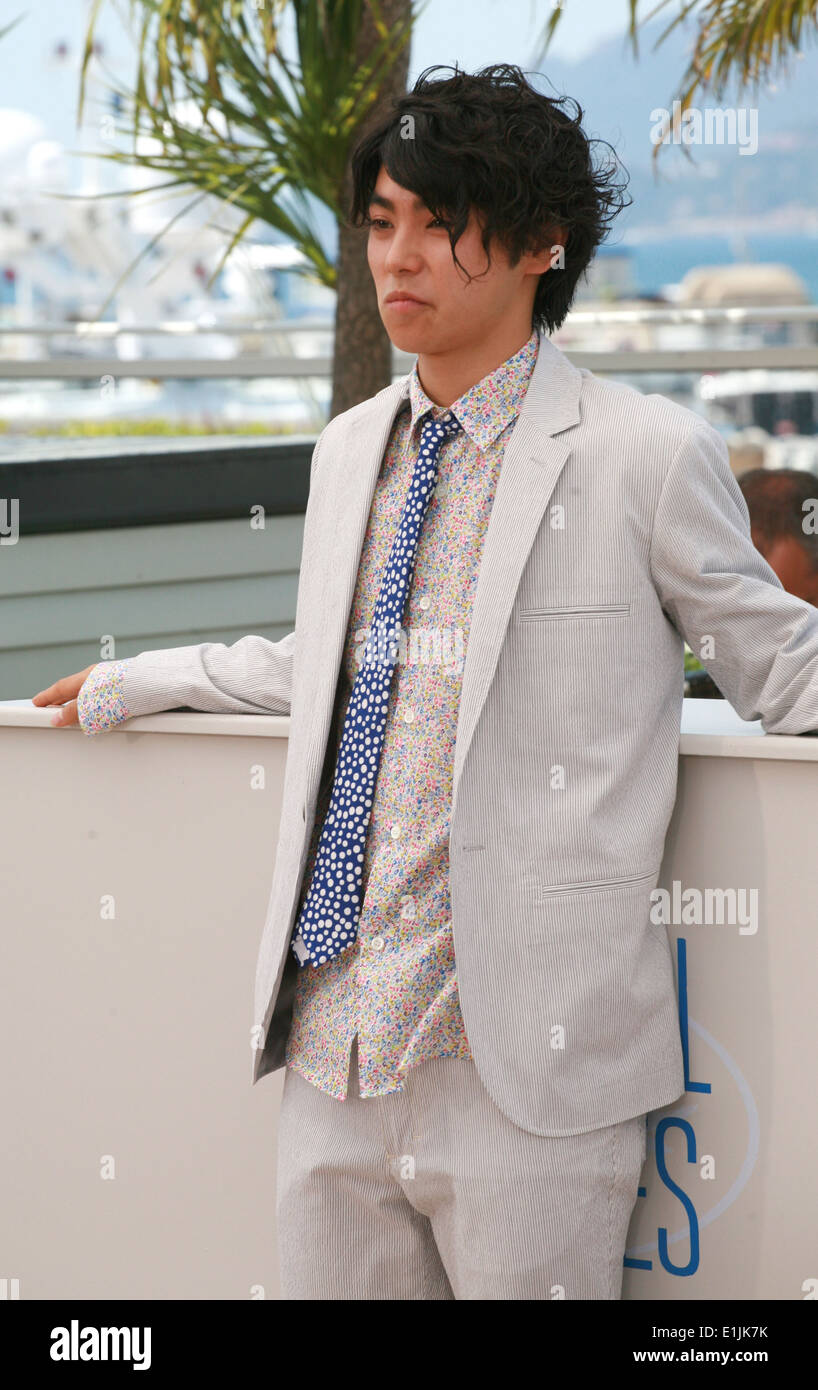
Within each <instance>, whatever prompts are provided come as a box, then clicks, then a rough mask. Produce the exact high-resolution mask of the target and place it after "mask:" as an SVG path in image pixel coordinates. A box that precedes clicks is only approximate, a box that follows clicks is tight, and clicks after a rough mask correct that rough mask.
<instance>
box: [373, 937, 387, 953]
mask: <svg viewBox="0 0 818 1390" xmlns="http://www.w3.org/2000/svg"><path fill="white" fill-rule="evenodd" d="M385 944H386V943H385V941H384V939H383V937H382V936H373V938H372V940H371V942H370V945H371V947H372V949H373V951H382V950H383V948H384V946H385Z"/></svg>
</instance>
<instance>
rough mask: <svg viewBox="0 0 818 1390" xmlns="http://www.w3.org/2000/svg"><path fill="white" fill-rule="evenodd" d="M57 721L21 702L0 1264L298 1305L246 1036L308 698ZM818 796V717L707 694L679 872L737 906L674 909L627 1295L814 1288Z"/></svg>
mask: <svg viewBox="0 0 818 1390" xmlns="http://www.w3.org/2000/svg"><path fill="white" fill-rule="evenodd" d="M49 717H50V716H49V712H47V711H44V710H36V709H34V707H33V706H32V705H31V704H30V703H29V702H28V701H25V700H22V701H14V702H6V703H2V704H0V750H2V767H3V797H2V805H1V806H0V869H2V931H1V933H0V942H1V943H2V968H1V969H0V1048H2V1057H3V1061H4V1065H3V1066H2V1069H0V1114H2V1117H3V1129H4V1143H3V1145H2V1149H1V1150H0V1180H1V1181H2V1191H3V1193H4V1200H3V1202H2V1203H0V1257H1V1258H2V1267H0V1281H2V1280H4V1279H5V1280H7V1281H8V1283H7V1285H6V1289H7V1291H8V1295H9V1296H11V1297H20V1298H27V1299H47V1298H67V1297H70V1298H80V1299H88V1298H117V1299H118V1298H143V1299H147V1298H158V1299H188V1298H208V1299H247V1298H254V1297H255V1298H261V1297H266V1298H277V1297H278V1296H279V1285H278V1271H277V1255H276V1245H275V1202H274V1197H275V1192H274V1187H275V1130H276V1116H277V1110H278V1104H279V1100H280V1094H281V1085H282V1081H283V1073H282V1072H280V1071H279V1072H277V1073H275V1074H274V1075H272V1076H267V1077H265V1078H263V1079H262V1080H261V1081H260V1082H259V1084H258V1085H257V1086H255V1087H251V1085H250V1074H251V1064H252V1052H251V1038H250V1030H251V1025H252V990H253V974H254V967H255V957H256V950H257V947H258V942H259V938H260V935H261V931H262V927H263V924H264V917H265V912H266V908H267V900H268V894H269V887H270V880H271V874H272V867H273V860H272V856H273V849H274V846H275V841H276V832H277V825H278V818H279V813H280V789H281V782H282V776H283V769H284V762H285V758H286V750H287V734H288V730H289V720H287V719H281V718H276V717H273V716H252V715H236V716H233V715H209V714H181V713H176V714H162V715H153V716H150V717H145V718H140V719H133V720H130V721H128V722H127V723H126V724H125V725H124V726H123V727H122V728H120V729H118V730H115V731H113V732H112V733H111V734H109V735H106V736H102V737H99V738H96V739H88V738H86V737H85V736H84V735H83V734H82V733H81V732H80V731H79V730H76V729H70V730H66V729H53V728H51V726H50V723H49ZM817 810H818V739H809V738H805V739H798V738H783V737H769V736H765V735H763V734H762V733H761V732H760V726H757V725H754V724H744V723H742V721H740V720H739V719H738V717H737V716H736V715H735V713H734V711H732V710H731V708H730V707H729V706H728V705H726V704H725V703H724V702H722V701H698V700H689V701H686V702H685V720H684V724H683V739H682V757H681V768H680V783H679V797H678V800H677V806H676V810H675V813H674V817H673V821H672V824H671V828H670V832H669V835H668V842H667V851H666V855H665V862H664V865H663V872H662V877H661V879H660V883H661V884H662V885H663V886H666V887H667V888H668V889H671V888H672V885H673V883H674V881H675V882H676V883H677V884H678V885H679V887H678V888H677V897H678V896H679V895H680V894H684V893H685V892H686V891H687V890H689V889H691V888H693V889H700V890H704V889H725V890H728V892H727V893H726V894H725V897H724V899H723V901H724V903H725V905H726V907H727V917H728V920H727V921H726V922H722V923H721V924H718V923H716V922H714V923H712V924H707V923H705V922H704V921H702V919H701V914H700V915H699V918H698V920H697V921H695V922H682V923H681V924H673V923H671V924H670V925H669V926H668V928H667V930H668V932H669V935H670V939H671V942H672V944H673V950H674V958H675V959H676V961H677V979H678V982H679V986H680V1002H681V1010H680V1012H681V1027H682V1036H683V1039H684V1042H685V1047H686V1049H687V1055H688V1089H687V1090H686V1092H685V1094H684V1096H683V1097H682V1098H681V1099H680V1101H679V1102H677V1103H676V1104H675V1105H673V1106H670V1107H667V1108H666V1110H664V1111H657V1112H654V1113H653V1114H651V1115H650V1117H649V1144H648V1157H647V1160H646V1163H645V1169H644V1173H643V1195H642V1196H640V1198H639V1200H638V1202H637V1207H636V1210H635V1212H634V1217H633V1221H632V1224H631V1230H630V1237H629V1248H628V1253H627V1257H626V1266H627V1267H626V1270H625V1277H624V1287H623V1296H624V1297H625V1298H631V1299H639V1298H657V1299H674V1300H676V1299H683V1298H694V1299H702V1298H708V1299H709V1298H714V1299H720V1298H748V1299H755V1298H781V1299H800V1298H804V1297H806V1296H807V1295H808V1294H809V1293H810V1292H811V1293H812V1296H813V1297H814V1296H815V1295H816V1293H818V1199H816V1184H815V1179H814V1171H815V1166H816V1157H817V1156H818V1142H817V1141H818V1118H817V1117H816V1108H815V1105H814V1103H813V1094H814V1079H815V1062H814V1047H813V1046H812V1031H811V1027H810V1024H811V1021H812V1015H813V1013H814V1011H815V1008H816V1003H818V951H817V950H816V927H818V910H817V905H818V814H816V811H817ZM729 890H736V891H735V903H734V907H735V909H736V911H734V912H733V914H732V915H733V919H734V920H732V921H731V920H730V916H731V897H730V892H729ZM740 890H744V891H743V892H742V891H740ZM752 890H757V896H756V895H754V893H753V891H752ZM684 901H689V899H688V900H684ZM754 904H755V905H754ZM694 906H695V904H694ZM689 910H690V909H689V908H688V911H689ZM670 911H671V914H672V913H673V900H672V896H671V901H670ZM739 915H740V916H741V920H738V918H739ZM694 916H695V913H694ZM677 952H678V954H677ZM810 1280H812V1281H813V1284H812V1285H811V1284H810V1283H809V1281H810ZM0 1287H3V1286H2V1283H1V1282H0Z"/></svg>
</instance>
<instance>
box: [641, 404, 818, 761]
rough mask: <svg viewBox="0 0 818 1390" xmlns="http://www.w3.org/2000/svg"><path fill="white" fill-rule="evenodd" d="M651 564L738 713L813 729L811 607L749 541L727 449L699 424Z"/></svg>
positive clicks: (677, 622)
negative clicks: (789, 588) (707, 642)
mask: <svg viewBox="0 0 818 1390" xmlns="http://www.w3.org/2000/svg"><path fill="white" fill-rule="evenodd" d="M650 567H651V574H652V578H653V583H654V586H655V588H656V592H657V593H658V595H659V598H660V601H661V604H662V608H663V609H664V611H665V613H666V614H667V616H668V618H669V619H670V621H671V622H672V623H673V625H674V627H675V628H676V629H677V631H678V632H679V633H681V635H682V636H683V637H684V638H685V640H686V641H687V643H688V645H689V646H690V648H691V650H692V651H693V652H694V653H695V655H696V656H698V657H699V659H700V660H701V661H702V663H703V665H705V666H706V667H707V670H708V671H709V672H710V674H711V675H712V677H713V679H714V680H715V682H716V684H717V685H718V687H719V689H720V690H721V691H722V692H723V693H724V695H725V696H726V697H727V699H728V700H729V702H730V704H731V705H733V707H734V708H735V709H736V710H737V711H738V713H739V714H740V716H741V717H742V719H752V720H755V719H760V720H761V724H762V728H763V729H764V731H765V733H779V734H799V733H805V732H808V731H812V730H815V729H818V608H815V607H813V605H812V604H811V603H806V602H805V601H804V600H803V599H799V598H796V597H795V596H794V595H793V594H790V593H788V592H787V590H786V589H785V588H784V587H783V585H782V584H781V581H780V580H779V578H778V576H777V575H776V573H775V571H774V570H773V569H771V567H770V566H769V565H768V564H767V562H766V560H765V559H764V558H763V556H762V555H761V554H760V553H759V552H758V551H757V550H756V548H755V546H754V545H753V543H752V539H751V533H750V514H749V511H748V508H747V503H746V501H745V499H744V494H743V493H742V491H741V488H740V487H739V485H738V483H737V482H736V479H735V477H734V475H733V472H732V469H731V468H730V462H729V454H728V451H727V445H726V444H725V442H724V440H723V439H722V437H721V435H720V434H719V433H718V431H717V430H715V429H714V428H713V427H712V426H711V425H709V424H708V423H707V422H706V421H703V422H702V424H701V425H699V426H695V427H694V428H693V430H692V431H691V433H690V434H689V435H688V436H687V437H686V438H685V439H684V440H683V441H682V443H681V445H680V446H679V448H678V449H677V451H676V454H675V456H674V458H673V461H672V463H671V466H670V468H669V469H668V472H667V474H666V477H665V479H664V483H663V486H662V490H661V494H660V497H659V502H658V505H657V509H656V514H655V517H654V525H653V536H652V540H651V555H650ZM707 638H710V639H712V641H711V643H710V650H706V649H705V648H704V647H703V643H704V642H705V640H706V639H707Z"/></svg>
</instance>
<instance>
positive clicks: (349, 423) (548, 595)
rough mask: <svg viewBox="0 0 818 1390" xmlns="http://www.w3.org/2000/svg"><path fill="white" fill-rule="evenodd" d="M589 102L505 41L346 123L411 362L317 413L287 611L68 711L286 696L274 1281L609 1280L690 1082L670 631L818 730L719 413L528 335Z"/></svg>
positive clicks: (767, 723) (582, 1283) (593, 235)
mask: <svg viewBox="0 0 818 1390" xmlns="http://www.w3.org/2000/svg"><path fill="white" fill-rule="evenodd" d="M581 114H582V113H581V111H580V112H578V114H577V115H576V116H572V115H571V114H570V113H567V112H566V111H565V110H564V109H563V107H562V105H561V103H559V102H555V101H552V100H551V99H549V98H548V97H546V96H543V95H541V94H539V93H538V92H537V91H535V90H534V89H533V88H532V87H531V86H530V85H529V84H528V82H527V81H526V79H525V78H524V76H523V75H522V73H521V72H520V71H519V69H516V68H512V67H508V66H505V65H503V66H499V67H495V68H488V69H484V70H483V71H481V72H480V73H478V74H476V75H474V76H471V75H468V74H463V73H459V72H457V71H456V70H455V74H454V76H453V77H451V78H447V79H442V80H433V79H431V78H430V77H429V76H428V74H424V75H423V76H422V77H421V78H420V79H419V81H418V83H417V84H416V86H415V88H414V90H413V92H412V93H410V94H407V95H406V96H405V97H403V98H402V99H401V100H400V101H398V102H397V103H396V105H395V108H394V111H393V112H392V113H391V114H390V115H389V116H388V117H387V118H386V119H385V120H384V121H383V123H382V124H381V125H380V126H379V127H378V128H377V129H376V130H374V131H372V132H371V133H369V134H368V136H367V137H366V138H365V139H364V140H363V141H362V142H361V143H360V145H359V147H358V148H357V150H356V152H355V155H354V160H353V174H354V199H353V206H352V209H351V214H352V217H353V219H354V220H355V221H361V220H365V221H366V223H367V225H368V228H369V230H368V255H369V264H370V267H371V270H372V275H373V279H374V284H375V289H376V291H377V296H378V303H379V306H380V310H381V315H382V318H383V322H384V324H385V326H386V329H387V331H388V333H389V336H390V338H391V340H392V342H393V343H395V344H397V345H398V346H399V347H401V348H403V349H405V350H407V351H409V352H412V353H415V354H416V355H417V361H416V363H415V365H414V367H413V369H412V371H411V372H410V373H409V375H408V376H407V377H404V378H403V379H401V380H400V381H398V382H396V383H395V384H393V385H391V386H389V387H387V388H385V389H384V390H383V391H381V392H379V393H378V395H376V396H375V397H374V398H373V399H371V400H368V401H365V402H363V403H362V404H360V405H358V406H356V407H355V408H354V409H352V410H349V411H347V412H345V413H344V414H342V415H340V416H338V417H337V418H335V419H334V420H331V421H330V422H329V424H328V425H327V426H326V428H325V429H324V430H323V431H322V432H321V435H320V437H319V439H318V442H317V445H316V448H315V452H314V454H313V459H312V471H311V489H310V495H309V502H308V507H307V514H306V518H305V529H304V546H303V554H302V564H301V572H300V578H299V591H298V603H297V611H296V618H295V630H294V632H293V633H291V634H289V635H288V636H287V637H285V638H284V639H283V640H282V641H280V642H275V643H271V642H267V641H265V640H264V639H262V638H260V637H245V638H243V639H242V640H241V641H239V642H237V643H235V644H234V645H233V646H231V647H229V648H228V647H225V646H224V645H223V644H219V643H203V644H201V645H199V646H194V647H187V648H180V649H177V650H171V651H169V652H145V653H140V654H139V655H138V656H135V657H132V658H130V659H128V660H126V661H122V662H118V663H114V664H113V666H112V667H110V668H109V667H107V666H104V665H103V666H99V667H95V668H94V669H93V670H92V671H91V674H90V676H89V677H88V679H87V680H86V681H85V682H84V684H83V686H82V689H81V691H80V696H79V709H78V712H79V719H80V721H81V723H82V724H83V727H84V728H85V729H86V731H88V732H94V731H96V730H98V729H101V728H106V727H109V726H110V724H111V723H113V722H118V721H119V720H120V719H122V718H127V717H129V716H131V715H134V714H142V713H147V712H149V711H153V710H158V709H163V708H165V709H166V708H169V707H170V708H172V707H174V706H176V705H189V706H193V707H194V708H197V709H210V710H233V711H236V710H238V711H242V710H249V711H258V710H270V711H272V712H275V713H280V714H286V713H289V714H290V715H291V729H290V741H289V750H288V758H287V767H286V774H285V784H284V792H283V806H282V815H281V829H280V835H279V841H278V847H277V853H276V861H275V872H274V878H273V886H272V892H271V898H270V905H269V909H268V916H267V922H266V926H265V931H264V936H263V939H262V943H261V949H260V954H259V961H258V970H257V977H256V1028H255V1042H256V1052H255V1061H254V1067H253V1080H254V1082H257V1081H258V1080H259V1079H260V1078H261V1077H262V1076H264V1075H266V1074H267V1073H268V1072H272V1071H275V1070H277V1069H279V1068H280V1067H282V1066H284V1065H285V1064H286V1073H285V1082H284V1095H283V1105H282V1111H281V1117H280V1130H279V1170H278V1224H279V1241H280V1253H281V1261H282V1276H283V1288H284V1295H285V1297H286V1298H291V1299H307V1298H317V1299H332V1298H356V1299H364V1298H372V1299H382V1298H396V1299H451V1298H458V1299H476V1298H489V1299H514V1298H520V1299H551V1298H555V1297H562V1296H564V1297H567V1298H572V1299H576V1298H581V1299H616V1298H619V1297H620V1296H621V1280H622V1261H623V1253H624V1249H625V1243H626V1237H627V1231H628V1224H629V1221H630V1217H631V1213H632V1209H633V1205H634V1202H635V1199H636V1195H637V1187H638V1183H639V1177H640V1172H641V1168H642V1164H643V1161H644V1157H645V1152H646V1116H647V1112H649V1111H651V1110H653V1109H655V1108H657V1107H660V1106H663V1105H667V1104H669V1103H671V1102H673V1101H674V1100H676V1099H677V1098H678V1097H679V1096H680V1095H681V1093H682V1091H683V1088H684V1074H683V1063H682V1051H681V1042H680V1035H679V1022H678V1013H677V1007H676V999H675V992H674V984H673V969H672V960H671V954H670V948H669V942H668V939H667V933H666V931H665V930H664V929H663V928H659V929H657V928H656V927H655V926H654V925H652V924H651V922H650V893H651V890H652V888H653V887H654V886H655V884H656V881H657V877H658V874H659V870H660V865H661V861H662V854H663V847H664V839H665V832H666V829H667V824H668V821H669V818H670V815H671V812H672V809H673V804H674V798H675V790H676V778H677V764H678V740H679V727H680V715H681V702H682V691H683V641H682V636H683V635H684V636H685V637H686V638H687V640H688V641H689V642H690V645H691V647H692V649H693V650H694V651H699V650H700V649H701V648H700V643H701V641H702V639H703V638H705V637H708V638H709V639H711V642H712V648H713V651H714V653H715V655H712V654H710V655H709V656H708V667H709V669H710V670H711V671H712V673H713V675H714V678H715V679H717V680H718V684H719V686H720V687H721V688H722V689H723V690H724V691H725V693H726V694H727V697H728V698H729V699H730V700H731V701H732V702H733V704H734V705H735V707H736V708H737V710H738V711H739V713H740V714H741V715H743V716H744V717H745V718H748V719H755V718H759V717H760V718H761V719H762V720H763V724H764V727H765V729H766V730H767V731H771V732H777V731H780V732H782V733H792V732H800V731H802V730H807V729H810V728H813V727H816V726H818V612H816V610H815V609H814V608H812V607H811V606H810V605H808V604H806V603H804V602H802V601H801V600H799V599H797V598H794V597H792V596H790V595H788V594H787V593H786V592H785V591H784V590H783V588H782V586H781V585H780V583H779V581H778V580H777V578H776V576H775V574H774V573H773V571H772V570H771V569H770V568H769V566H768V565H767V564H766V563H765V561H764V560H763V559H762V558H761V556H760V555H759V554H758V552H757V551H756V550H755V549H754V547H753V545H752V542H751V539H750V530H749V524H748V515H747V508H746V506H745V504H744V501H743V499H742V496H741V492H740V490H739V488H738V486H737V484H736V482H735V479H734V478H733V475H732V473H731V471H730V468H729V465H728V460H727V451H726V448H725V446H724V444H723V443H722V441H721V439H720V437H719V435H718V434H717V433H716V432H715V431H714V430H713V429H711V428H710V427H709V426H708V425H707V424H706V423H705V422H703V421H702V420H701V419H700V418H699V417H698V416H696V415H695V414H694V413H693V412H692V411H689V410H686V409H684V408H682V407H680V406H678V405H676V404H674V403H673V402H671V401H669V400H666V399H665V398H663V397H662V396H658V395H650V396H644V395H642V394H641V393H639V392H637V391H635V390H633V389H632V388H630V387H627V386H625V385H623V384H617V383H614V382H606V381H603V380H599V379H597V378H596V377H594V376H593V375H592V374H591V373H590V372H588V371H585V370H580V369H577V368H576V367H574V366H572V364H571V363H570V362H569V361H568V359H567V358H566V357H565V356H564V355H563V354H562V353H561V352H560V351H559V350H558V349H557V348H556V347H555V346H554V345H553V344H552V343H551V342H550V340H549V338H548V337H547V336H546V330H547V331H553V330H554V329H556V328H557V327H559V325H560V324H561V323H562V321H563V319H564V317H565V314H566V313H567V311H568V308H569V305H570V303H571V300H572V297H573V294H574V290H575V287H576V284H577V282H578V280H579V278H580V276H581V275H582V274H583V272H584V271H585V269H586V267H587V265H588V263H589V261H590V259H591V257H592V255H593V253H594V250H595V248H596V247H597V245H598V244H599V242H600V241H601V239H602V236H603V234H604V231H605V227H606V224H607V223H608V221H609V220H610V217H611V216H612V215H614V214H615V211H616V210H617V209H618V207H619V206H621V201H622V200H621V195H620V190H619V189H618V187H617V185H616V184H615V182H614V179H613V174H612V171H611V169H610V168H607V169H597V168H595V167H594V164H593V161H592V159H591V150H590V146H589V142H588V140H587V138H586V136H585V135H584V133H583V131H582V129H581V126H580V118H581ZM561 247H564V262H563V259H562V252H561V251H560V250H559V248H561ZM634 667H636V668H638V669H639V670H640V673H641V679H640V681H639V682H638V684H637V686H636V688H635V690H633V691H632V693H631V694H629V697H628V699H627V700H626V701H623V700H622V698H621V694H620V691H621V689H622V683H621V682H620V681H619V679H618V676H619V674H621V673H622V671H623V670H625V669H628V670H632V669H633V668H634ZM74 679H75V680H76V678H74ZM70 693H72V692H71V688H70V686H69V685H67V684H66V683H64V682H63V683H60V684H59V685H58V686H57V687H52V689H51V690H50V691H45V692H42V694H41V696H40V697H38V699H39V700H40V702H41V703H47V702H48V697H49V696H50V697H51V700H52V701H53V700H55V699H57V700H65V699H68V697H69V694H70ZM69 717H70V716H69Z"/></svg>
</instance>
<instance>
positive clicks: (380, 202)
mask: <svg viewBox="0 0 818 1390" xmlns="http://www.w3.org/2000/svg"><path fill="white" fill-rule="evenodd" d="M375 205H377V206H378V207H379V208H386V210H387V212H394V211H395V204H394V203H393V202H392V199H391V198H385V197H384V196H383V194H382V193H373V194H372V197H371V198H370V200H369V206H370V207H374V206H375ZM412 207H413V208H414V209H415V210H416V211H419V210H420V209H422V208H425V207H426V204H425V203H424V201H423V199H422V198H418V197H414V198H413V199H412Z"/></svg>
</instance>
